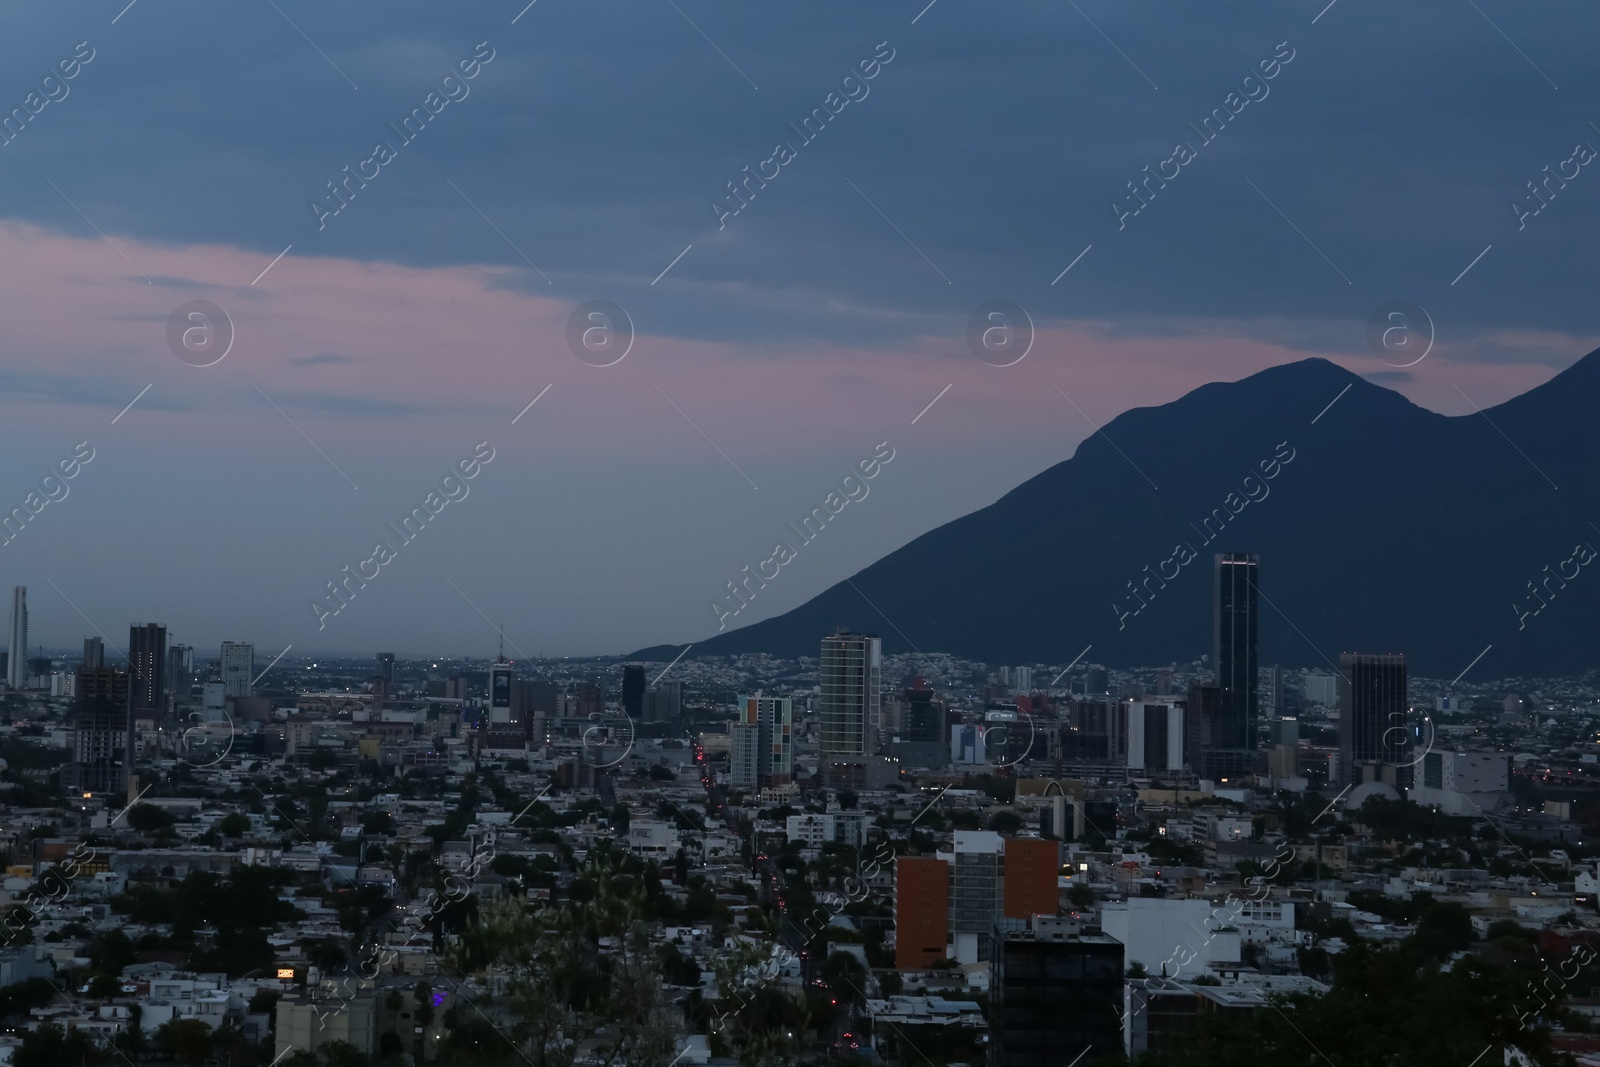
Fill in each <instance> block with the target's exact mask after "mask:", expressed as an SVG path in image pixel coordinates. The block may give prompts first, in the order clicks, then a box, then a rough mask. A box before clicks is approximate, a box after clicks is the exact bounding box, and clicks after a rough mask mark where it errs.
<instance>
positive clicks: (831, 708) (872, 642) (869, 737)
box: [817, 631, 883, 781]
mask: <svg viewBox="0 0 1600 1067" xmlns="http://www.w3.org/2000/svg"><path fill="white" fill-rule="evenodd" d="M882 672H883V646H882V643H881V642H880V641H879V640H878V638H876V637H873V636H871V635H868V634H855V633H847V632H844V631H840V632H839V633H835V634H831V635H830V636H828V637H824V638H823V639H822V662H821V667H820V675H821V683H822V692H821V694H820V699H819V700H818V703H817V719H818V728H819V734H818V742H819V743H818V749H819V752H820V755H821V758H822V761H823V765H824V772H823V773H824V775H825V776H827V779H828V780H829V781H834V780H837V779H840V778H843V777H847V776H849V775H848V772H847V773H844V774H841V773H839V770H836V767H837V768H839V769H844V768H857V767H864V765H865V762H866V761H865V759H864V758H865V757H868V756H871V755H873V753H874V752H876V750H877V729H878V724H879V721H880V719H881V716H882V710H883V706H882V705H883V693H882Z"/></svg>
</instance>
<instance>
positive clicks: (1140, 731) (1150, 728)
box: [1124, 700, 1186, 774]
mask: <svg viewBox="0 0 1600 1067" xmlns="http://www.w3.org/2000/svg"><path fill="white" fill-rule="evenodd" d="M1124 706H1125V707H1126V708H1127V712H1128V731H1127V734H1128V770H1130V771H1137V772H1140V773H1142V774H1163V773H1168V772H1172V771H1181V770H1183V764H1184V758H1183V749H1184V742H1185V740H1186V737H1185V731H1184V722H1183V713H1184V708H1183V705H1182V704H1176V703H1164V704H1154V703H1147V702H1145V701H1142V700H1135V701H1131V702H1130V703H1128V704H1126V705H1124Z"/></svg>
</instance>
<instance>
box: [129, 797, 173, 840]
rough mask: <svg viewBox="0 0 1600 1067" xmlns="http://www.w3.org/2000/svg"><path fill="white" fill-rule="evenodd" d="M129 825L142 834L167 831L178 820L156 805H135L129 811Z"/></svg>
mask: <svg viewBox="0 0 1600 1067" xmlns="http://www.w3.org/2000/svg"><path fill="white" fill-rule="evenodd" d="M126 814H127V818H128V825H129V826H131V827H133V828H134V829H135V830H137V831H139V832H140V833H141V834H153V833H156V832H158V831H161V830H165V829H166V828H167V827H169V826H171V825H172V824H173V823H175V822H177V821H178V820H177V819H175V818H173V816H172V815H171V813H169V812H167V811H166V810H164V809H162V808H158V807H156V806H155V805H154V804H135V805H134V806H133V807H131V808H129V809H128V810H127V813H126Z"/></svg>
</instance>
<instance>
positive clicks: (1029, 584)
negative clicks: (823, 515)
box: [635, 351, 1600, 679]
mask: <svg viewBox="0 0 1600 1067" xmlns="http://www.w3.org/2000/svg"><path fill="white" fill-rule="evenodd" d="M1336 397H1337V398H1338V399H1337V402H1335V398H1336ZM1330 403H1332V407H1331V408H1329V404H1330ZM1325 409H1326V410H1325ZM1597 412H1600V351H1597V352H1593V353H1590V354H1589V355H1588V356H1586V357H1584V358H1583V359H1582V360H1580V361H1579V362H1578V363H1577V364H1575V365H1574V366H1572V367H1571V368H1569V369H1568V370H1566V371H1564V372H1562V373H1561V374H1559V375H1557V376H1556V377H1555V378H1553V379H1551V380H1550V381H1549V382H1546V383H1545V384H1544V385H1541V386H1539V387H1538V388H1536V389H1533V390H1531V391H1529V392H1527V393H1525V394H1523V395H1522V396H1519V397H1517V398H1515V399H1513V400H1510V401H1507V402H1506V403H1504V404H1501V405H1499V406H1497V407H1494V408H1491V409H1488V410H1486V411H1485V412H1484V413H1482V414H1471V415H1462V416H1455V417H1447V416H1444V415H1439V414H1436V413H1434V412H1431V411H1427V410H1425V409H1423V408H1419V407H1417V406H1416V405H1414V404H1412V403H1411V402H1410V401H1408V400H1406V399H1405V398H1404V397H1402V396H1401V395H1399V394H1398V393H1395V392H1393V391H1392V390H1389V389H1385V388H1383V387H1381V386H1379V385H1375V384H1373V383H1372V382H1369V381H1367V380H1365V379H1363V378H1360V377H1358V376H1356V375H1355V374H1352V373H1350V372H1349V371H1346V370H1344V369H1342V368H1341V367H1339V366H1337V365H1335V364H1333V363H1329V362H1328V361H1326V360H1322V359H1308V360H1304V361H1301V362H1298V363H1291V364H1286V365H1284V366H1280V367H1274V368H1272V369H1270V370H1266V371H1262V372H1261V373H1259V374H1254V375H1252V376H1250V377H1248V378H1245V379H1243V380H1242V381H1237V382H1229V383H1213V384H1211V385H1206V386H1202V387H1201V388H1199V389H1196V390H1194V391H1193V392H1191V393H1189V394H1188V395H1187V396H1184V397H1182V398H1181V399H1179V400H1176V401H1174V402H1172V403H1170V404H1165V405H1163V406H1161V407H1154V408H1137V409H1134V410H1132V411H1128V412H1126V413H1125V414H1123V415H1121V416H1119V417H1117V418H1116V419H1115V420H1113V421H1112V422H1111V423H1110V424H1109V425H1107V426H1106V427H1105V430H1104V433H1103V434H1096V435H1095V436H1092V437H1090V438H1089V439H1088V440H1086V441H1084V442H1083V443H1082V444H1081V445H1080V446H1079V448H1078V450H1077V452H1076V454H1075V455H1073V456H1072V458H1071V459H1068V460H1066V461H1064V462H1061V463H1058V464H1056V465H1055V466H1053V467H1051V468H1049V469H1048V470H1046V471H1044V472H1043V473H1041V474H1039V475H1038V476H1036V477H1034V478H1031V479H1029V480H1028V481H1026V482H1024V483H1023V484H1022V485H1020V486H1018V487H1017V488H1016V489H1014V490H1012V491H1011V492H1010V493H1007V494H1006V495H1005V496H1004V497H1001V498H1000V499H999V500H997V501H996V502H995V503H993V504H991V505H989V506H988V507H986V508H983V509H981V510H979V511H976V512H973V513H972V514H970V515H967V516H964V517H962V518H960V519H957V520H955V521H954V522H950V523H947V524H945V525H944V526H941V527H939V528H937V529H934V530H931V531H929V532H928V533H926V534H923V535H922V536H921V537H918V538H917V539H916V540H914V541H912V542H911V543H910V544H908V545H906V546H905V547H903V548H901V549H899V550H897V551H895V552H892V553H890V554H889V555H888V556H886V557H884V558H883V559H881V560H879V561H878V562H877V563H874V564H872V565H871V566H869V567H867V568H866V569H864V570H862V571H861V572H859V573H858V574H854V575H851V576H850V581H851V582H853V583H854V585H855V586H856V587H858V588H859V590H860V591H859V592H858V591H857V589H856V588H852V587H851V585H850V584H848V583H846V582H840V583H839V584H838V585H835V586H833V587H832V588H830V589H828V590H826V591H825V592H823V593H821V594H819V595H818V596H816V597H814V598H813V599H812V600H810V601H809V602H807V603H805V604H803V605H801V606H800V607H797V608H795V609H794V610H792V611H788V612H785V613H784V614H782V615H779V616H776V617H774V618H771V619H768V620H765V621H763V622H759V623H755V624H752V625H750V626H746V627H743V628H741V629H737V630H731V631H728V632H726V633H722V634H718V635H716V636H714V637H710V638H708V639H703V640H700V641H698V642H697V643H696V644H695V645H694V649H693V653H692V656H693V657H699V656H702V655H728V654H736V653H743V652H768V653H772V654H774V655H780V656H797V655H813V656H814V655H816V654H817V647H818V641H819V639H820V638H821V636H822V635H823V634H825V633H828V632H831V631H832V630H834V629H836V628H838V627H841V626H847V627H851V628H855V629H862V630H866V631H868V632H871V633H877V634H879V635H880V636H882V638H883V644H884V649H885V651H886V652H906V651H911V650H912V643H913V642H914V643H915V647H916V648H918V649H921V650H923V651H929V652H933V651H938V652H949V653H953V654H956V655H961V656H966V657H970V658H973V659H978V660H983V661H986V662H989V663H1017V664H1021V663H1030V662H1044V663H1059V664H1062V665H1065V664H1066V663H1067V662H1068V661H1070V660H1071V659H1072V658H1073V657H1074V656H1076V655H1077V654H1078V653H1079V651H1080V650H1082V649H1083V648H1084V647H1085V646H1086V645H1092V646H1093V650H1092V651H1091V652H1090V653H1089V656H1088V659H1089V660H1091V661H1097V662H1101V663H1109V664H1113V665H1140V664H1143V665H1150V664H1157V663H1166V662H1171V661H1175V660H1177V661H1182V660H1189V659H1193V658H1196V657H1198V656H1199V655H1201V654H1204V653H1207V652H1209V650H1210V645H1211V624H1210V610H1211V608H1210V605H1211V598H1212V591H1211V583H1212V573H1211V569H1212V556H1213V554H1214V553H1216V552H1219V551H1225V552H1255V553H1259V554H1260V557H1261V569H1260V581H1261V593H1262V614H1261V627H1260V642H1261V663H1262V664H1264V665H1265V664H1271V663H1284V664H1295V665H1324V664H1326V663H1327V662H1328V661H1336V660H1337V658H1338V655H1339V653H1340V652H1341V651H1366V652H1388V651H1396V652H1404V653H1406V654H1407V655H1408V656H1409V657H1410V662H1411V665H1412V671H1413V673H1416V674H1420V675H1425V676H1432V677H1443V678H1446V679H1449V678H1454V677H1455V676H1456V675H1457V674H1458V673H1459V672H1461V671H1462V670H1464V669H1465V668H1466V667H1467V665H1468V664H1469V663H1471V662H1472V661H1473V658H1474V657H1476V656H1477V655H1478V654H1479V653H1480V652H1482V651H1483V650H1484V649H1485V648H1486V647H1487V646H1490V645H1492V646H1493V647H1492V649H1490V651H1489V652H1488V654H1487V655H1485V656H1484V658H1483V660H1482V661H1480V662H1479V663H1478V664H1477V665H1476V666H1475V667H1474V668H1473V674H1472V676H1473V677H1477V678H1483V677H1486V676H1492V677H1511V676H1518V675H1535V674H1541V675H1552V674H1572V673H1578V672H1580V671H1583V670H1587V669H1591V668H1595V667H1597V666H1600V623H1597V621H1596V615H1597V608H1600V561H1596V562H1589V558H1590V557H1591V556H1592V552H1593V549H1594V548H1600V528H1597V526H1600V440H1597V437H1600V435H1597V434H1596V431H1595V425H1596V413H1597ZM1319 413H1320V414H1319ZM1108 439H1109V441H1108ZM1110 441H1114V442H1115V446H1113V445H1112V444H1110V443H1109V442H1110ZM1119 449H1120V452H1119V451H1118V450H1119ZM1263 464H1265V466H1263ZM1274 464H1276V466H1274ZM1141 472H1142V473H1141ZM1265 473H1272V474H1273V475H1274V477H1271V478H1270V480H1269V479H1267V478H1265V477H1264V474H1265ZM1147 479H1148V480H1147ZM1247 479H1250V480H1247ZM1157 487H1159V488H1157ZM1230 494H1233V495H1231V496H1230ZM1252 498H1254V499H1252ZM1580 544H1583V545H1587V546H1593V547H1592V548H1588V549H1584V550H1578V551H1576V552H1575V547H1576V546H1578V545H1580ZM1191 552H1192V553H1193V558H1192V559H1191V560H1190V561H1189V562H1187V563H1184V562H1183V560H1184V559H1185V558H1187V557H1188V556H1189V553H1191ZM1147 567H1148V568H1149V569H1148V570H1146V569H1145V568H1147ZM1546 568H1548V570H1546ZM1530 582H1537V583H1539V585H1538V586H1537V589H1536V590H1535V589H1531V588H1530V585H1529V583H1530ZM1130 583H1132V586H1130ZM1135 587H1136V589H1135ZM1135 591H1137V593H1138V595H1139V597H1140V598H1141V599H1135V598H1134V595H1133V594H1134V592H1135ZM1535 591H1537V593H1538V598H1536V597H1535V595H1534V593H1535ZM865 597H870V598H871V602H872V603H871V604H869V603H868V602H867V600H866V599H865ZM1141 603H1142V604H1143V606H1142V607H1141ZM872 605H876V607H877V609H881V612H882V613H881V614H880V613H879V610H875V609H874V607H873V606H872ZM1134 609H1138V610H1137V613H1135V612H1134ZM889 620H893V621H892V622H890V621H889ZM682 647H683V646H681V645H679V646H659V647H657V648H654V649H645V650H641V651H640V652H639V653H635V655H638V656H648V657H650V658H671V657H672V656H675V655H676V654H677V653H678V652H679V651H680V650H681V649H682Z"/></svg>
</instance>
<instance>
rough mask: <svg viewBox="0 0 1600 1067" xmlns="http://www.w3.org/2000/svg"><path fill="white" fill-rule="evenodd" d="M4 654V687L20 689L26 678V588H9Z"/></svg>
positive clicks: (21, 586) (25, 682)
mask: <svg viewBox="0 0 1600 1067" xmlns="http://www.w3.org/2000/svg"><path fill="white" fill-rule="evenodd" d="M7 648H8V651H7V654H6V688H7V689H22V688H24V687H25V686H26V685H27V678H28V588H27V586H23V585H19V586H15V587H14V588H13V589H12V590H11V640H10V643H9V644H8V646H7Z"/></svg>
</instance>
